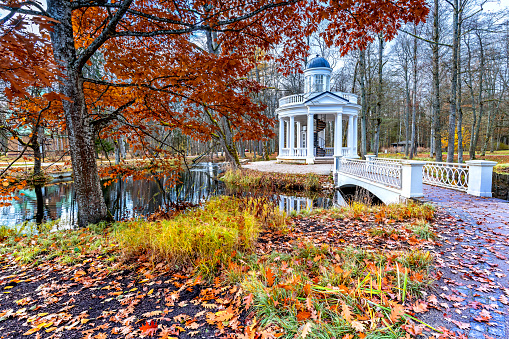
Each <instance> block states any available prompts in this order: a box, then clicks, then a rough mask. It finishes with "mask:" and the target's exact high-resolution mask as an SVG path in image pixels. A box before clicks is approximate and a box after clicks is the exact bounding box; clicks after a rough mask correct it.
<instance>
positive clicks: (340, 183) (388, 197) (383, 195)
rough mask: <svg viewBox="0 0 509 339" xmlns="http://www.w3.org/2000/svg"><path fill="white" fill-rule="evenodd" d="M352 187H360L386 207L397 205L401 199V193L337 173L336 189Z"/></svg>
mask: <svg viewBox="0 0 509 339" xmlns="http://www.w3.org/2000/svg"><path fill="white" fill-rule="evenodd" d="M352 186H357V187H361V188H363V189H365V190H367V191H369V192H370V193H371V194H373V195H374V196H375V197H377V198H378V199H380V201H381V202H383V203H384V204H386V205H388V204H394V203H399V202H400V199H401V198H400V197H401V192H400V191H399V190H397V189H394V188H391V187H387V186H384V185H382V184H379V183H376V182H370V181H368V180H366V179H363V178H359V177H353V176H350V175H348V174H344V173H338V176H337V182H336V187H337V188H339V189H340V190H341V188H348V187H352Z"/></svg>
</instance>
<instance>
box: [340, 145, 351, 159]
mask: <svg viewBox="0 0 509 339" xmlns="http://www.w3.org/2000/svg"><path fill="white" fill-rule="evenodd" d="M349 155H350V148H348V147H343V148H341V156H343V157H347V156H349Z"/></svg>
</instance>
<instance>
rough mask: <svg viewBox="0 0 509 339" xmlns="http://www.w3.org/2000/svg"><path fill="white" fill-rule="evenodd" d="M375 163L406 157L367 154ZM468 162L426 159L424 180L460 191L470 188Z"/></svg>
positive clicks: (398, 160)
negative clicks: (382, 156) (383, 156)
mask: <svg viewBox="0 0 509 339" xmlns="http://www.w3.org/2000/svg"><path fill="white" fill-rule="evenodd" d="M366 158H367V159H368V161H369V162H372V163H373V164H388V163H402V162H404V161H405V160H404V159H391V158H376V157H374V156H369V155H368V156H366ZM468 172H469V168H468V165H467V164H458V163H449V162H436V161H426V164H425V165H424V166H423V168H422V182H423V183H424V184H428V185H433V186H439V187H445V188H450V189H454V190H458V191H465V192H466V191H467V190H468Z"/></svg>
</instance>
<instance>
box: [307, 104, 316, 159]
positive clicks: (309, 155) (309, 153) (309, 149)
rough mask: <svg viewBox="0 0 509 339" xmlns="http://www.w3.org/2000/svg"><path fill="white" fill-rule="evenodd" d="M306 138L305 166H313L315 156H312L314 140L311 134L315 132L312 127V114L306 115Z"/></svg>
mask: <svg viewBox="0 0 509 339" xmlns="http://www.w3.org/2000/svg"><path fill="white" fill-rule="evenodd" d="M307 129H308V130H307V131H308V137H307V140H306V143H307V157H306V164H314V163H315V154H314V147H315V146H314V143H315V142H314V138H313V132H314V131H315V126H314V120H313V114H311V113H308V126H307Z"/></svg>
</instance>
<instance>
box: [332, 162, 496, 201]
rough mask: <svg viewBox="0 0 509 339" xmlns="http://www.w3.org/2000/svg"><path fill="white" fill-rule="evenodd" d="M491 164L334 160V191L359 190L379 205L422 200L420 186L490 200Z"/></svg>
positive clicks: (492, 164) (492, 165) (493, 163)
mask: <svg viewBox="0 0 509 339" xmlns="http://www.w3.org/2000/svg"><path fill="white" fill-rule="evenodd" d="M496 164H497V163H496V162H494V161H483V160H473V161H467V162H466V163H465V164H458V163H444V162H432V161H412V160H402V159H389V158H376V157H375V156H374V155H367V156H366V160H359V159H351V158H346V157H341V156H336V157H334V182H335V185H336V187H337V188H342V187H348V186H358V187H362V188H364V189H366V190H368V191H370V192H371V193H373V194H374V195H375V196H377V197H378V198H379V199H380V200H381V201H382V202H384V203H386V204H389V203H396V202H400V201H401V200H405V199H408V198H418V197H422V196H423V195H424V194H423V189H422V188H423V184H428V185H434V186H440V187H445V188H450V189H454V190H459V191H464V192H466V193H468V194H471V195H475V196H480V197H491V196H492V189H491V181H492V175H493V167H494V166H495V165H496Z"/></svg>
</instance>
